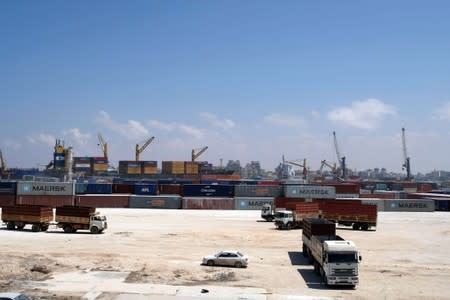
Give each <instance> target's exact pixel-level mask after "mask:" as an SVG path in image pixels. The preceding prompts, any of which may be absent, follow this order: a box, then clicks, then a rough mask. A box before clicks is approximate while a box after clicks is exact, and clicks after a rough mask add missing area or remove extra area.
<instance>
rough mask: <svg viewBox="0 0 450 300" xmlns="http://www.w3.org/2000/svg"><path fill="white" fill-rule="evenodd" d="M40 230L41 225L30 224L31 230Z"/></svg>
mask: <svg viewBox="0 0 450 300" xmlns="http://www.w3.org/2000/svg"><path fill="white" fill-rule="evenodd" d="M40 230H41V225H39V224H33V226H31V231H33V232H39V231H40Z"/></svg>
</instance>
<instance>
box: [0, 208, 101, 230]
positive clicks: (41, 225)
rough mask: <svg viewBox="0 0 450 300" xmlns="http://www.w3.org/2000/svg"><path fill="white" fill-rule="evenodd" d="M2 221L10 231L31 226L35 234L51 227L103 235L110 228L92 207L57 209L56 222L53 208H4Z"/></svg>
mask: <svg viewBox="0 0 450 300" xmlns="http://www.w3.org/2000/svg"><path fill="white" fill-rule="evenodd" d="M2 221H3V222H4V223H6V228H7V229H9V230H14V229H16V228H17V229H19V230H22V229H24V227H25V226H26V225H31V230H32V231H34V232H38V231H47V230H48V228H49V226H50V225H55V226H56V227H58V228H62V229H63V230H64V232H66V233H74V232H76V231H77V230H89V231H90V232H91V233H94V234H96V233H102V232H103V231H104V230H105V229H106V228H108V223H107V222H106V217H105V216H103V215H101V214H100V213H99V212H96V211H95V208H92V207H74V206H64V207H57V208H56V210H55V221H53V208H52V207H43V206H35V205H16V206H5V207H3V208H2Z"/></svg>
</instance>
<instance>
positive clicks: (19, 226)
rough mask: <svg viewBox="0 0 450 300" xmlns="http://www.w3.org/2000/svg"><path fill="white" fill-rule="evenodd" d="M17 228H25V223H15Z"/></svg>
mask: <svg viewBox="0 0 450 300" xmlns="http://www.w3.org/2000/svg"><path fill="white" fill-rule="evenodd" d="M16 226H17V229H18V230H22V229H24V228H25V224H20V225H16Z"/></svg>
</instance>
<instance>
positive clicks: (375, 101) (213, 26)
mask: <svg viewBox="0 0 450 300" xmlns="http://www.w3.org/2000/svg"><path fill="white" fill-rule="evenodd" d="M372 2H373V3H368V2H366V3H363V2H361V3H357V1H311V2H306V1H282V2H278V1H277V2H276V1H89V2H88V1H84V2H69V1H0V41H1V42H0V99H1V103H2V107H1V111H2V125H3V126H0V149H2V151H3V154H4V156H5V158H6V160H7V162H8V165H9V166H11V167H13V166H18V167H27V166H28V167H30V166H36V165H44V164H47V163H48V162H49V161H50V160H51V159H52V147H53V145H54V140H55V139H56V138H60V139H62V140H64V142H65V145H66V146H69V145H70V146H73V148H74V152H75V155H79V156H82V155H88V156H100V155H101V151H100V149H99V147H98V145H97V143H98V141H97V133H99V132H100V133H101V134H102V135H103V136H104V138H105V139H106V141H107V142H108V144H109V147H110V160H111V161H112V163H113V164H117V162H118V161H119V160H128V159H133V157H134V152H133V151H134V150H133V149H134V145H135V144H136V143H142V142H143V141H145V139H146V138H148V137H150V136H155V137H156V138H155V140H154V142H153V143H152V144H151V145H150V146H149V148H148V149H147V150H146V151H145V152H144V153H143V154H142V156H141V159H144V160H157V161H159V162H160V161H162V160H188V159H189V157H190V150H191V149H192V148H197V147H200V146H204V145H208V146H209V149H208V151H207V152H205V154H203V155H202V156H201V159H202V160H208V161H210V162H212V163H214V164H219V160H220V159H223V160H224V162H226V161H227V160H230V159H233V160H237V159H238V160H240V161H241V163H242V164H245V163H247V162H249V161H251V160H259V161H260V162H261V164H262V166H263V167H264V168H266V169H273V168H275V167H276V166H277V165H278V163H279V162H280V160H281V156H282V155H283V154H284V155H285V156H286V158H288V159H291V160H295V159H303V158H306V159H307V160H308V164H309V166H310V167H311V168H312V169H317V168H319V166H320V161H321V160H323V159H326V160H328V161H330V162H333V161H336V154H335V152H334V148H333V147H334V146H333V137H332V132H333V131H336V133H337V137H338V142H339V147H340V150H341V152H342V154H343V155H345V156H346V157H347V162H348V165H349V167H350V168H352V169H368V168H375V167H386V168H388V169H389V170H392V171H401V164H402V144H401V128H402V127H405V128H406V140H407V145H408V155H409V156H410V157H411V167H412V171H413V173H415V172H428V171H431V170H435V169H447V170H448V169H450V168H449V166H450V158H449V156H448V154H447V153H448V149H449V147H450V138H449V137H450V130H449V129H450V72H449V70H450V55H449V53H450V38H449V37H450V18H449V17H448V16H449V15H450V4H449V3H448V2H447V1H372Z"/></svg>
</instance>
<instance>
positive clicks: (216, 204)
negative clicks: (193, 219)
mask: <svg viewBox="0 0 450 300" xmlns="http://www.w3.org/2000/svg"><path fill="white" fill-rule="evenodd" d="M182 208H183V209H220V210H224V209H225V210H232V209H234V198H203V197H192V198H191V197H189V198H183V199H182Z"/></svg>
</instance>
